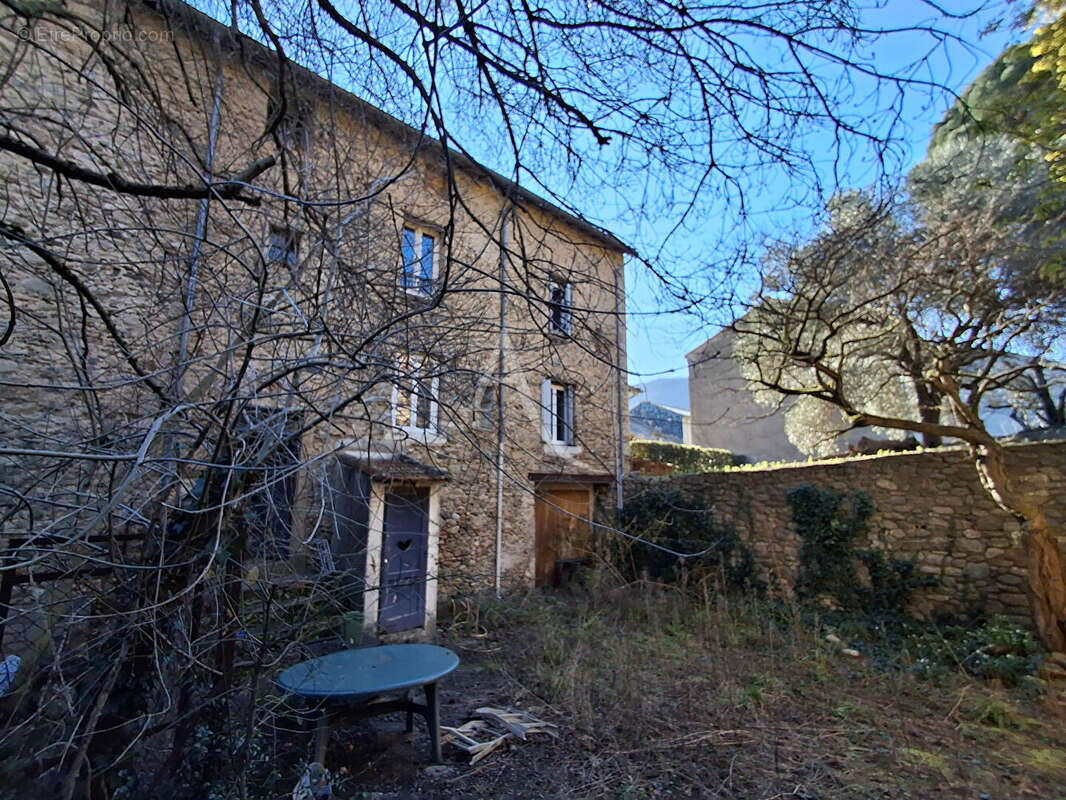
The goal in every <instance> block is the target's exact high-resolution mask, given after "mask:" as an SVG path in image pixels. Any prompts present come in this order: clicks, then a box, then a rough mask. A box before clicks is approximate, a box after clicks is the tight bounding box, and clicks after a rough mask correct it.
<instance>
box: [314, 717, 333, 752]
mask: <svg viewBox="0 0 1066 800" xmlns="http://www.w3.org/2000/svg"><path fill="white" fill-rule="evenodd" d="M329 728H330V718H329V711H328V710H327V709H325V708H323V709H322V712H321V716H319V718H318V728H317V729H316V731H315V761H317V762H318V763H319V764H321V765H322V766H325V765H326V746H327V745H328V744H329Z"/></svg>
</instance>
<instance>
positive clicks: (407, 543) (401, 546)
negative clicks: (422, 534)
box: [396, 539, 414, 552]
mask: <svg viewBox="0 0 1066 800" xmlns="http://www.w3.org/2000/svg"><path fill="white" fill-rule="evenodd" d="M413 541H414V539H404V540H402V541H399V542H397V543H396V548H397V549H398V550H399V551H400V552H403V551H404V550H406V549H407V548H408V547H410V546H411V542H413Z"/></svg>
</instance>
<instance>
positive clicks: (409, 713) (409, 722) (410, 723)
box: [403, 690, 415, 733]
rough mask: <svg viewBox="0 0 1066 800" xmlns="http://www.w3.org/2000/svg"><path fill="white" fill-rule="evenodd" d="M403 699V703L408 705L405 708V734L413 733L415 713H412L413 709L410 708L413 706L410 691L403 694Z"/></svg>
mask: <svg viewBox="0 0 1066 800" xmlns="http://www.w3.org/2000/svg"><path fill="white" fill-rule="evenodd" d="M403 699H404V701H405V702H406V703H408V706H407V728H406V731H407V733H410V732H411V731H413V730H414V729H415V712H414V709H413V708H412V705H413V703H414V701H413V699H412V698H411V692H410V690H408V691H406V692H404V694H403Z"/></svg>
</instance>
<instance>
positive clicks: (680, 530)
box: [607, 486, 765, 592]
mask: <svg viewBox="0 0 1066 800" xmlns="http://www.w3.org/2000/svg"><path fill="white" fill-rule="evenodd" d="M611 522H612V524H613V525H616V526H617V527H618V528H620V529H621V530H623V531H625V532H626V533H627V534H629V536H631V537H636V539H637V540H634V539H630V538H623V537H619V536H614V537H611V538H609V539H608V540H607V545H608V547H607V556H608V558H609V559H610V560H611V561H612V562H613V563H614V564H615V567H616V568H617V569H618V571H619V573H620V574H621V575H622V577H623V578H624V579H626V580H636V579H637V578H640V577H642V576H647V577H649V578H651V579H653V580H657V581H663V582H674V581H677V580H678V579H679V578H680V577H681V575H682V574H683V573H688V574H690V575H691V574H697V575H698V574H700V573H703V574H706V573H707V572H714V573H717V574H720V575H721V576H722V577H723V578H724V580H725V583H726V584H727V586H728V587H729V588H730V589H734V590H737V591H742V592H747V591H755V592H760V591H762V589H763V588H764V586H765V584H764V583H763V581H762V580H761V579H760V577H759V575H758V571H757V568H756V565H755V558H754V556H753V555H752V552H751V550H750V548H748V546H747V545H746V544H745V543H744V542H743V541H742V540H741V539H740V537H739V536H737V534H736V532H735V531H734V530H732V529H731V528H727V527H724V526H722V525H720V524H719V523H718V522H717V521H716V520H715V519H714V516H713V514H712V512H711V510H710V509H708V508H706V507H705V506H704V504H703V502H702V499H700V498H698V497H690V496H687V495H685V494H684V493H683V492H681V491H679V490H677V489H671V488H668V487H666V486H650V487H647V488H645V489H644V490H643V491H642V492H640V493H639V494H636V495H633V496H631V497H629V498H628V499H627V500H626V505H625V509H624V510H623V511H622V513H621V516H620V517H616V518H612V519H611ZM648 543H650V545H649V544H648ZM654 545H658V547H656V546H654ZM662 548H666V549H665V550H664V549H662ZM667 550H669V551H673V552H667ZM675 553H684V554H698V555H691V556H689V557H686V558H679V557H678V556H677V555H675Z"/></svg>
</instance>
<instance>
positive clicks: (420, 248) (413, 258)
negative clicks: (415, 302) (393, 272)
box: [400, 227, 438, 294]
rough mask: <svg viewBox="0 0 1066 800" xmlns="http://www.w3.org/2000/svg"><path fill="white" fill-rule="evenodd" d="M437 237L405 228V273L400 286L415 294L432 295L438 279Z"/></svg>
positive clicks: (411, 228) (403, 243)
mask: <svg viewBox="0 0 1066 800" xmlns="http://www.w3.org/2000/svg"><path fill="white" fill-rule="evenodd" d="M437 239H438V237H437V235H436V234H433V233H429V232H427V231H424V230H421V229H419V228H414V227H404V229H403V236H402V239H401V241H400V254H401V256H402V258H403V273H402V275H401V276H400V285H402V286H403V288H404V289H406V290H407V291H409V292H413V293H415V294H430V293H431V292H432V291H433V281H434V279H436V277H437Z"/></svg>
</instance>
